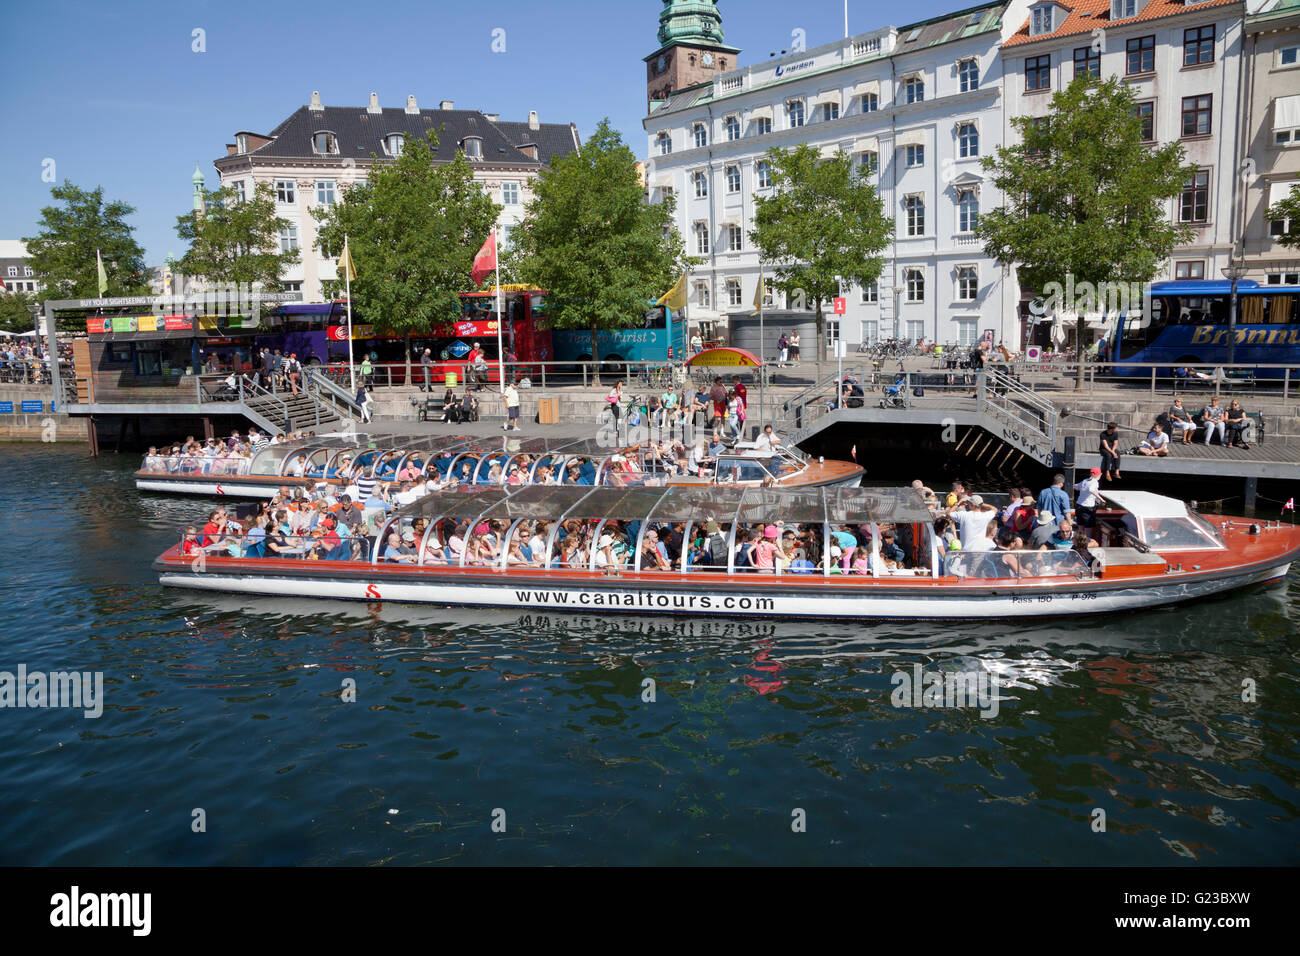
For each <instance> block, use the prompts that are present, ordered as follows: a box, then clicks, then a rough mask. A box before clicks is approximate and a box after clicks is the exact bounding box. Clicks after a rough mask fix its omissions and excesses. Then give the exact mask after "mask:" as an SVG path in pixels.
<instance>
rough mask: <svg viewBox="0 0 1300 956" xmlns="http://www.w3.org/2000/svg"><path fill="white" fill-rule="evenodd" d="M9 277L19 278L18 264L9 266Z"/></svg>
mask: <svg viewBox="0 0 1300 956" xmlns="http://www.w3.org/2000/svg"><path fill="white" fill-rule="evenodd" d="M9 278H11V279H17V278H18V267H17V266H10V267H9Z"/></svg>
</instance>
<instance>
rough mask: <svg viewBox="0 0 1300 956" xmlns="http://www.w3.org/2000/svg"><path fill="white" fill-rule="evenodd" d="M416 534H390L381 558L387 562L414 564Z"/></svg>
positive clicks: (393, 532) (394, 532)
mask: <svg viewBox="0 0 1300 956" xmlns="http://www.w3.org/2000/svg"><path fill="white" fill-rule="evenodd" d="M414 544H415V534H414V533H413V532H411V531H407V532H406V533H405V534H400V535H399V534H398V533H397V532H396V531H390V532H388V541H387V544H386V545H385V547H384V550H383V553H382V554H381V555H380V557H381V558H382V559H383V560H385V561H393V562H396V563H399V564H412V563H414V561H415V548H414V547H413V545H414Z"/></svg>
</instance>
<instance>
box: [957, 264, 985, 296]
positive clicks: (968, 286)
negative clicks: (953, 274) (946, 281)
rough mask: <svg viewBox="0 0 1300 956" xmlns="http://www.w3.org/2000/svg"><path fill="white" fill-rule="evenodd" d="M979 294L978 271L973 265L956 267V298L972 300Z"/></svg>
mask: <svg viewBox="0 0 1300 956" xmlns="http://www.w3.org/2000/svg"><path fill="white" fill-rule="evenodd" d="M979 294H980V273H979V269H977V268H976V267H975V266H958V267H957V298H958V300H960V301H962V302H974V301H975V300H976V299H977V298H978V297H979Z"/></svg>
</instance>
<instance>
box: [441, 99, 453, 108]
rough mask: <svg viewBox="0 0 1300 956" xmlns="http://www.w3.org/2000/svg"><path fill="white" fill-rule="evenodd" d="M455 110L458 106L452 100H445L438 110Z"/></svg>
mask: <svg viewBox="0 0 1300 956" xmlns="http://www.w3.org/2000/svg"><path fill="white" fill-rule="evenodd" d="M455 108H456V104H455V103H454V102H453V101H452V100H443V101H442V102H441V103H439V104H438V109H440V110H454V109H455Z"/></svg>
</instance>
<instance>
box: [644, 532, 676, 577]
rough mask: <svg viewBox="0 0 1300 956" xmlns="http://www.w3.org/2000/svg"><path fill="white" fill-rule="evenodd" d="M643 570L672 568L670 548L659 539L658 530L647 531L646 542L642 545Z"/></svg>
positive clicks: (667, 569)
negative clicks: (669, 558)
mask: <svg viewBox="0 0 1300 956" xmlns="http://www.w3.org/2000/svg"><path fill="white" fill-rule="evenodd" d="M641 570H642V571H671V570H672V562H671V561H669V560H668V550H667V549H666V548H665V547H664V543H663V542H662V541H660V540H659V533H658V532H656V531H653V530H648V531H646V533H645V543H644V544H643V545H642V546H641Z"/></svg>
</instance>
